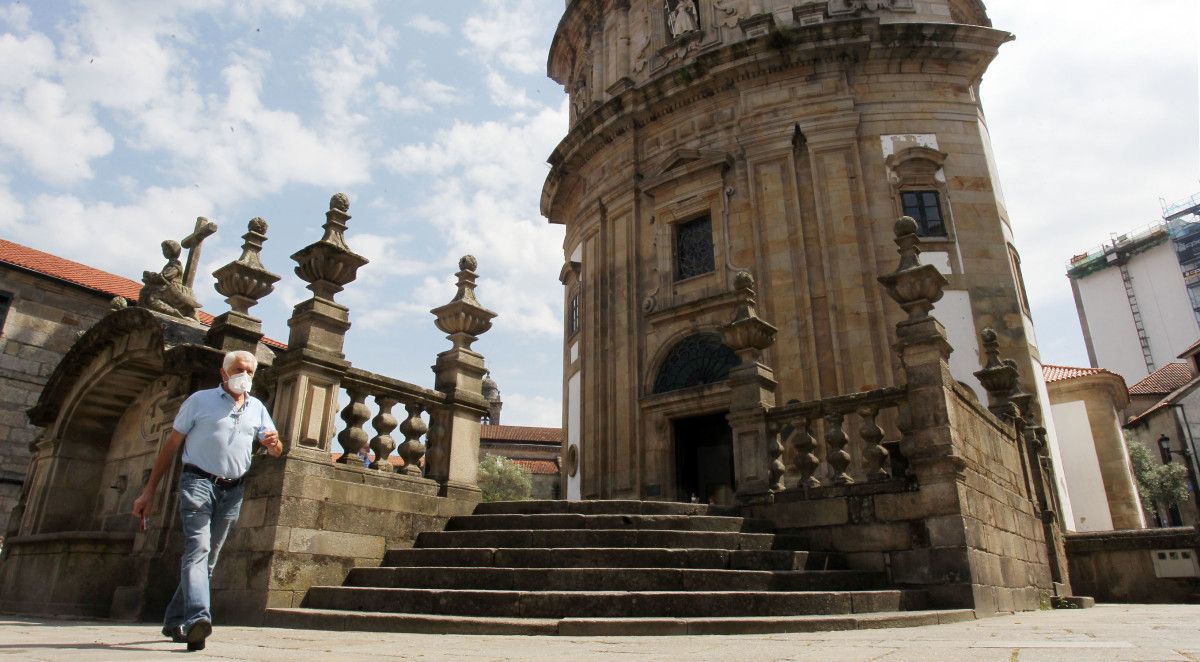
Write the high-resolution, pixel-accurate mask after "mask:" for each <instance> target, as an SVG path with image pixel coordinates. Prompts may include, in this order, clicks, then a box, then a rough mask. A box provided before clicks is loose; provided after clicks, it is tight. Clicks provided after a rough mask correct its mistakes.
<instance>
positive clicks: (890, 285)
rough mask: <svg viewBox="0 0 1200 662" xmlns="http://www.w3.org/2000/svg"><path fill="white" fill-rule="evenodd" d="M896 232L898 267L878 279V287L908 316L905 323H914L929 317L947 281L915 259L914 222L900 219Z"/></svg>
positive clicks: (916, 252) (919, 251) (915, 231)
mask: <svg viewBox="0 0 1200 662" xmlns="http://www.w3.org/2000/svg"><path fill="white" fill-rule="evenodd" d="M894 229H895V232H896V240H895V241H896V246H897V249H898V250H897V252H898V253H899V254H900V264H899V266H897V267H896V270H895V271H893V272H892V273H890V274H886V275H883V276H880V277H879V283H880V284H881V285H883V287H884V289H886V290H887V293H888V296H890V297H891V298H892V299H893V300H894V301H895V302H896V303H898V304H900V307H901V308H903V309H904V312H906V313H908V321H909V322H917V321H920V320H924V319H926V318H928V317H929V311H931V310H933V304H935V303H937V302H938V301H940V300H941V298H942V294H943V293H944V291H945V289H946V285H947V284H948V281H947V280H946V277H945V276H943V275H942V274H941V273H940V272H939V271H938V270H937V267H935V266H933V265H932V264H921V263H920V261H919V259H918V257H917V256H918V255H920V253H921V249H920V248H919V247H918V244H919V243H920V238H919V237H918V236H917V222H916V221H915V220H913V219H912V218H910V217H908V216H902V217H900V219H899V220H897V221H896V224H895V226H894Z"/></svg>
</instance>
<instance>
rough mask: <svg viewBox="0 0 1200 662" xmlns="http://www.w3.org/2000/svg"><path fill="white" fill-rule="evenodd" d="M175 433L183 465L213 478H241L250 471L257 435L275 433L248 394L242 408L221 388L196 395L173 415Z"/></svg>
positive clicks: (259, 403) (258, 402)
mask: <svg viewBox="0 0 1200 662" xmlns="http://www.w3.org/2000/svg"><path fill="white" fill-rule="evenodd" d="M174 427H175V431H176V432H178V433H179V434H182V435H184V436H186V437H187V439H186V440H185V441H184V442H183V463H184V464H190V465H193V466H196V467H199V468H201V469H203V470H205V471H207V472H208V473H210V474H213V475H214V476H220V477H222V478H240V477H241V476H242V474H244V473H246V471H248V470H249V469H250V455H251V454H252V453H253V452H254V446H255V444H256V443H257V433H258V432H260V431H267V430H274V429H275V422H274V421H272V420H271V415H270V414H269V413H267V408H266V407H265V406H263V403H262V401H261V400H259V399H258V398H256V397H254V396H252V395H249V394H247V395H246V397H245V400H244V401H243V404H242V408H241V409H240V410H239V409H237V408H236V403H235V402H234V399H233V396H231V395H229V394H228V393H226V392H225V389H223V388H221V387H220V386H218V387H216V388H212V389H208V390H205V391H196V392H195V393H193V394H191V395H190V396H188V399H187V400H184V401H183V405H182V406H181V407H180V408H179V413H178V414H176V415H175V424H174Z"/></svg>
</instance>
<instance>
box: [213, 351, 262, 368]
mask: <svg viewBox="0 0 1200 662" xmlns="http://www.w3.org/2000/svg"><path fill="white" fill-rule="evenodd" d="M238 361H249V362H250V363H251V365H253V366H254V369H255V370H257V369H258V357H257V356H255V355H253V354H251V353H250V352H247V351H246V350H244V349H236V350H234V351H232V352H230V353H228V354H226V355H225V360H224V361H222V362H221V369H222V370H224V371H225V372H226V374H228V373H229V369H230V368H232V367H233V364H234V363H237V362H238Z"/></svg>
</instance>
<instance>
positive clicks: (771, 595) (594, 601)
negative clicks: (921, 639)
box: [302, 586, 926, 618]
mask: <svg viewBox="0 0 1200 662" xmlns="http://www.w3.org/2000/svg"><path fill="white" fill-rule="evenodd" d="M925 599H926V596H925V594H924V593H922V592H920V591H899V590H895V591H788V592H783V591H779V592H769V591H689V592H676V591H638V592H626V591H536V592H526V591H480V590H455V589H419V588H371V587H357V586H314V587H313V588H311V589H309V591H308V595H307V596H306V597H305V599H304V604H303V605H302V606H303V607H306V608H310V609H336V610H345V611H373V612H392V613H406V614H445V615H450V616H495V617H507V618H514V617H518V618H564V617H568V616H570V617H575V618H614V617H620V618H646V617H656V618H661V617H672V618H676V617H677V618H686V617H714V616H723V617H730V616H760V617H761V616H799V615H806V614H856V613H865V612H879V611H905V610H910V609H920V608H923V607H924V606H925V605H924V603H925Z"/></svg>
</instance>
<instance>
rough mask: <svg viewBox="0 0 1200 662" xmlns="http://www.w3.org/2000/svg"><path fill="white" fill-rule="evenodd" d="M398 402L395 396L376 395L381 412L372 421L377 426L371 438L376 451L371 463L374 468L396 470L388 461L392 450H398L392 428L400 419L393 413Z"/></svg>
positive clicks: (394, 427) (372, 424) (393, 428)
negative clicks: (393, 408)
mask: <svg viewBox="0 0 1200 662" xmlns="http://www.w3.org/2000/svg"><path fill="white" fill-rule="evenodd" d="M396 402H398V401H397V400H396V399H395V398H389V397H387V396H383V395H377V396H375V404H377V405H379V414H378V415H377V416H375V418H374V419H372V421H371V427H373V428H375V433H376V434H375V436H374V437H373V438H372V439H371V450H373V451H375V461H374V462H372V463H371V468H372V469H378V470H379V471H394V470H395V469H393V467H392V463H391V462H388V456H389V455H391V454H392V451H394V450H396V441H395V440H394V439H392V430H395V429H396V424H397V423H399V421H397V420H396V417H395V416H393V415H392V407H395V406H396Z"/></svg>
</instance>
